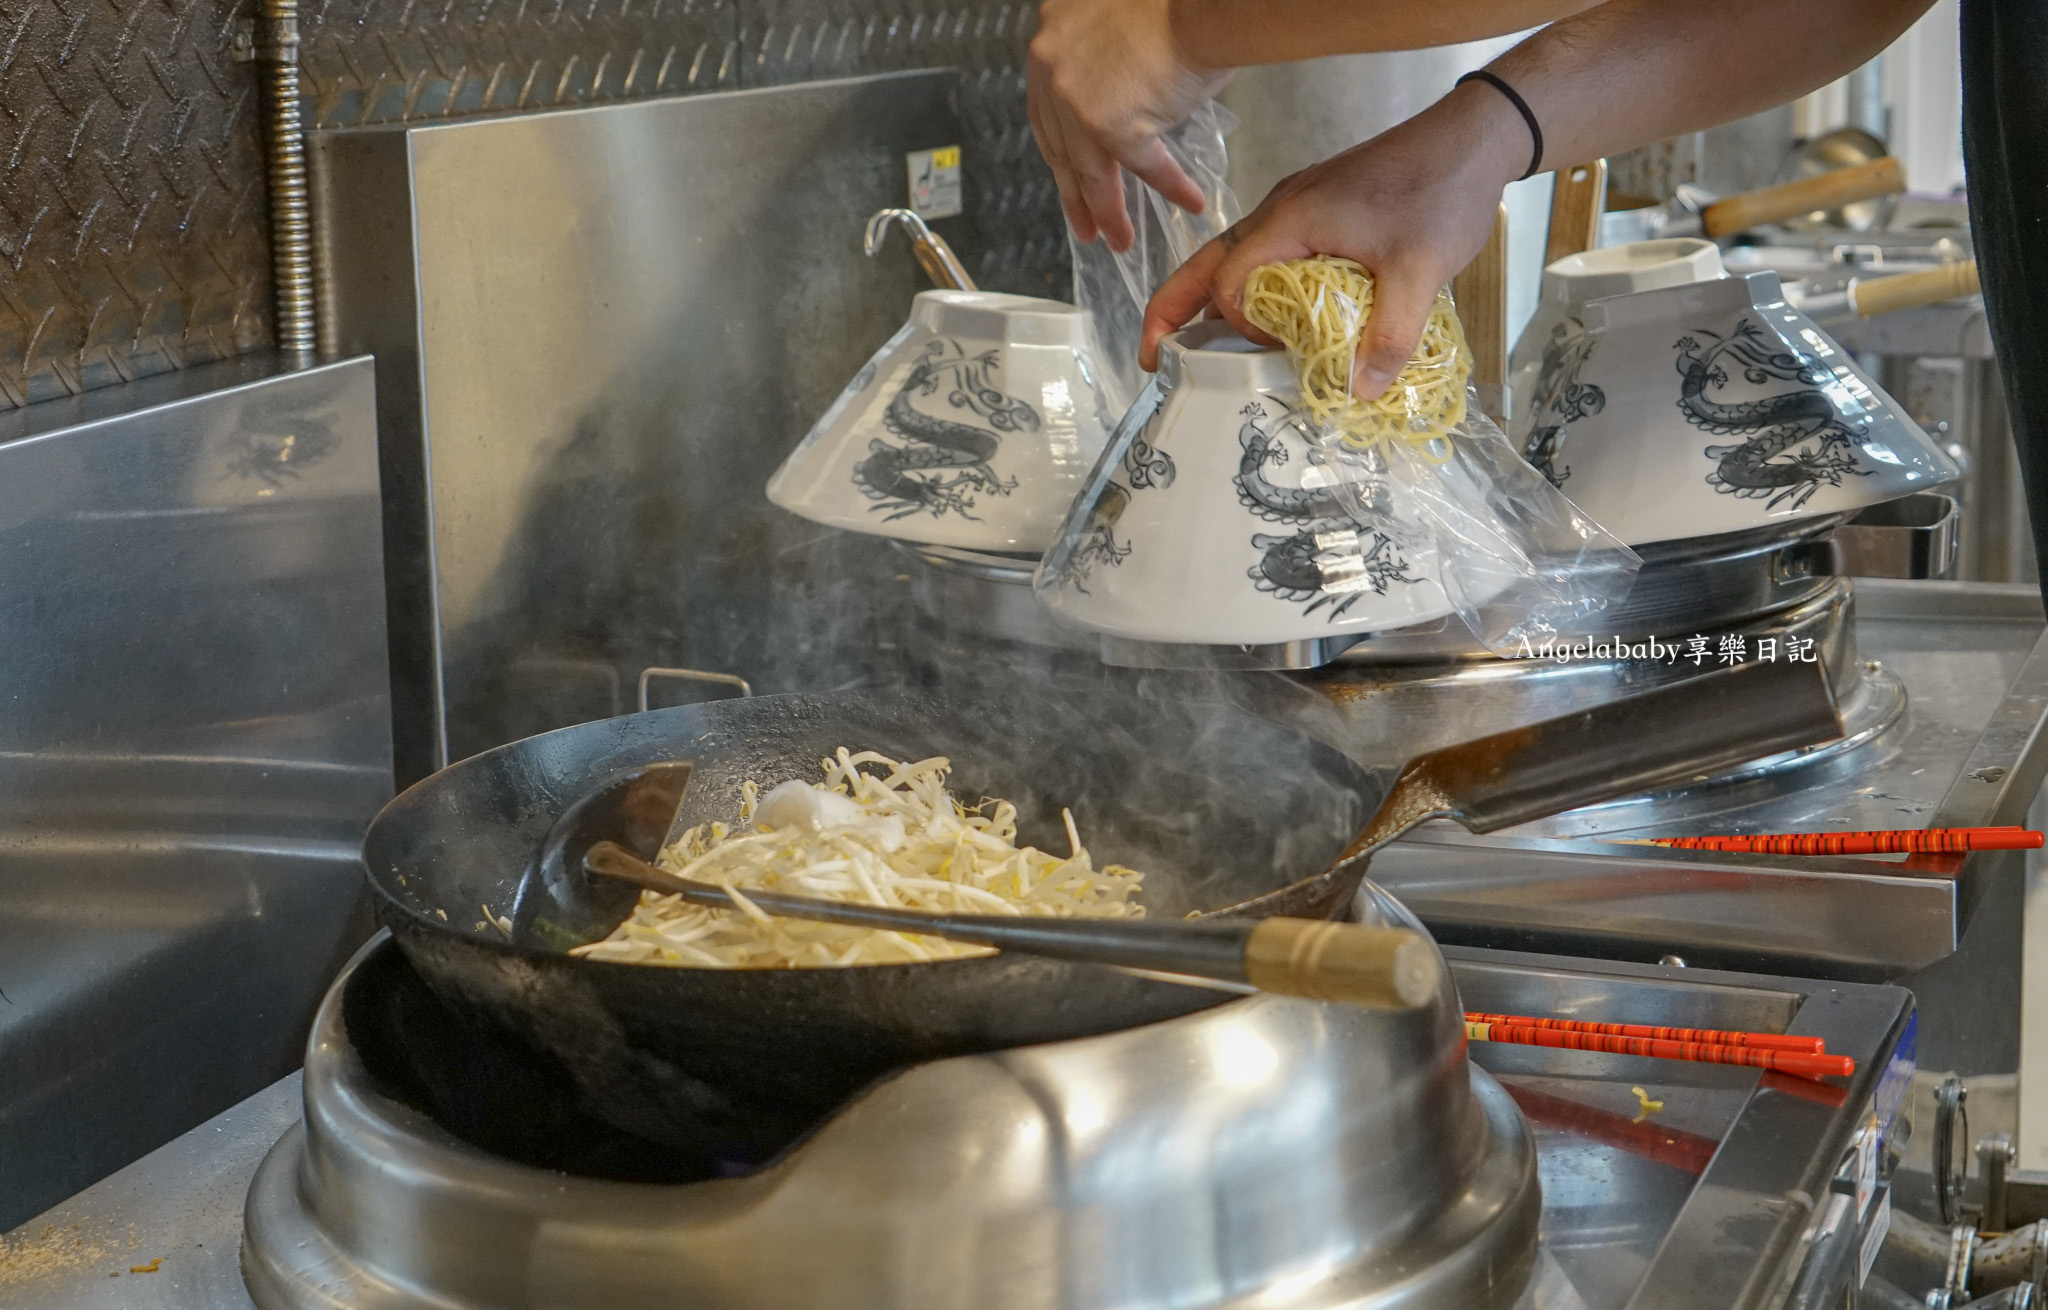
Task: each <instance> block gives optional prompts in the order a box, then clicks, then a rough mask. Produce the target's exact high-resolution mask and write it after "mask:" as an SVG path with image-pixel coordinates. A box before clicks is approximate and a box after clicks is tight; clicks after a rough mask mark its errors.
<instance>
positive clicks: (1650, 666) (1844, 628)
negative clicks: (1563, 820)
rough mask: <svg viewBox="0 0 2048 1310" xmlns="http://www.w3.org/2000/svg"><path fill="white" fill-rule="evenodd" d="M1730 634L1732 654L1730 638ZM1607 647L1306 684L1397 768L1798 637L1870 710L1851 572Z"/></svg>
mask: <svg viewBox="0 0 2048 1310" xmlns="http://www.w3.org/2000/svg"><path fill="white" fill-rule="evenodd" d="M1724 639H1727V640H1728V641H1729V642H1730V643H1732V646H1731V649H1730V651H1729V653H1728V654H1727V655H1724V654H1723V653H1722V643H1723V640H1724ZM1648 640H1649V639H1648V638H1641V639H1636V640H1632V641H1629V642H1627V643H1624V646H1623V647H1620V648H1617V647H1616V646H1615V645H1613V644H1608V645H1607V646H1606V647H1605V648H1604V649H1603V647H1602V646H1601V644H1600V643H1598V642H1596V641H1592V640H1580V641H1574V642H1572V643H1569V644H1566V645H1564V646H1562V647H1560V648H1558V649H1555V650H1553V651H1551V652H1549V653H1547V654H1543V655H1538V656H1533V657H1532V658H1526V659H1519V660H1502V659H1492V658H1488V659H1482V660H1462V659H1460V660H1400V661H1388V662H1385V663H1358V664H1354V663H1352V662H1350V661H1348V660H1340V661H1339V662H1338V663H1337V664H1336V665H1334V666H1332V667H1330V668H1326V669H1323V670H1320V671H1318V672H1316V673H1313V674H1311V675H1308V676H1307V677H1306V678H1305V679H1304V680H1303V681H1304V683H1305V685H1308V686H1311V687H1314V688H1316V689H1317V690H1318V691H1320V692H1321V693H1322V694H1323V695H1325V696H1327V697H1329V698H1330V700H1331V701H1332V702H1333V704H1334V705H1335V707H1336V711H1337V713H1338V715H1339V716H1340V717H1341V719H1342V721H1343V724H1344V728H1343V736H1342V738H1341V739H1340V741H1339V744H1340V745H1341V746H1342V747H1343V748H1344V749H1345V750H1346V751H1347V752H1348V753H1350V754H1351V755H1353V756H1354V757H1355V758H1358V759H1361V760H1365V761H1368V762H1370V763H1372V764H1375V765H1384V766H1387V767H1393V766H1397V765H1399V764H1401V763H1402V762H1403V761H1404V760H1405V759H1406V758H1407V756H1409V755H1412V754H1414V753H1415V752H1417V751H1422V750H1433V749H1435V748H1436V747H1438V746H1445V745H1449V744H1451V743H1452V742H1456V741H1462V740H1467V739H1469V738H1472V737H1478V736H1484V735H1487V734H1489V733H1494V732H1500V731H1503V730H1505V729H1507V728H1511V727H1514V726H1517V725H1520V724H1524V723H1529V722H1532V721H1534V720H1537V719H1543V718H1551V717H1555V716H1557V715H1561V714H1568V713H1571V712H1573V711H1575V710H1580V709H1585V708H1589V707H1591V706H1594V705H1599V704H1602V703H1604V702H1607V701H1610V700H1613V699H1615V698H1616V697H1619V696H1627V695H1632V694H1634V693H1636V692H1641V691H1649V690H1652V689H1654V688H1657V687H1662V686H1668V685H1671V684H1673V683H1677V682H1683V681H1686V680H1688V679H1691V678H1695V677H1697V676H1699V675H1700V674H1701V673H1710V672H1712V671H1714V670H1715V669H1717V668H1725V667H1729V666H1730V665H1732V664H1735V663H1740V662H1743V661H1747V660H1753V659H1758V658H1761V657H1763V656H1764V652H1766V651H1769V652H1772V653H1773V656H1774V658H1776V659H1779V660H1789V659H1790V658H1791V656H1792V652H1793V643H1794V642H1798V643H1800V645H1799V650H1800V652H1801V653H1802V654H1808V655H1810V656H1811V657H1812V658H1813V659H1815V660H1817V661H1819V663H1820V664H1821V666H1822V667H1824V668H1825V669H1826V670H1827V671H1828V675H1829V678H1830V679H1831V681H1832V685H1833V686H1834V690H1835V698H1836V701H1837V703H1838V704H1839V705H1840V706H1841V707H1842V710H1843V712H1844V714H1845V716H1847V715H1851V714H1853V713H1858V712H1860V707H1859V702H1858V696H1859V689H1860V686H1861V684H1862V683H1863V681H1864V680H1865V673H1866V669H1865V666H1864V661H1863V660H1862V659H1861V658H1859V656H1858V652H1857V647H1856V624H1855V595H1854V592H1853V590H1852V589H1851V586H1850V584H1849V583H1847V582H1846V581H1844V580H1841V579H1834V580H1830V581H1828V582H1826V583H1825V584H1824V586H1823V587H1822V588H1821V589H1820V590H1819V591H1818V592H1817V593H1816V594H1814V595H1811V596H1809V597H1808V598H1807V599H1806V600H1804V601H1803V602H1801V603H1799V604H1796V605H1793V606H1791V607H1789V608H1787V609H1783V610H1780V611H1778V612H1777V613H1774V614H1771V615H1767V616H1765V617H1764V618H1761V619H1758V620H1755V621H1753V622H1751V623H1747V624H1743V625H1741V626H1739V627H1736V628H1734V629H1732V630H1730V631H1725V632H1718V633H1717V632H1701V631H1700V630H1699V629H1697V628H1695V627H1693V626H1692V625H1689V624H1688V625H1684V626H1681V627H1678V628H1674V629H1671V630H1668V631H1665V632H1663V633H1660V634H1656V640H1657V646H1656V647H1655V650H1654V652H1653V651H1652V649H1651V648H1650V646H1649V645H1648V644H1647V642H1648Z"/></svg>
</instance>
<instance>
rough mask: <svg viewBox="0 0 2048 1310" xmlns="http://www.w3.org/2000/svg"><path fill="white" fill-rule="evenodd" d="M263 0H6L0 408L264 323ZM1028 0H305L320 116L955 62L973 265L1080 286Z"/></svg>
mask: <svg viewBox="0 0 2048 1310" xmlns="http://www.w3.org/2000/svg"><path fill="white" fill-rule="evenodd" d="M251 12H252V7H251V5H250V3H249V0H0V170H4V172H0V407H8V406H16V405H22V404H26V403H28V402H30V401H34V400H40V399H44V398H46V397H51V396H58V395H64V394H67V393H71V392H77V391H82V390H85V389H87V388H90V387H96V386H104V385H108V384H110V383H118V382H122V381H125V380H128V379H131V378H134V377H139V376H143V375H146V374H150V373H157V372H162V371H164V370H166V369H171V368H179V367H183V366H185V365H187V364H194V363H201V362H205V361H208V360H213V359H218V358H222V357H224V356H229V355H234V354H238V353H240V352H243V351H247V350H252V349H256V348H259V347H261V346H263V345H264V344H265V343H266V342H267V340H268V330H269V329H268V322H269V314H270V307H269V273H268V264H269V252H268V248H267V244H266V243H267V239H268V238H267V234H266V230H265V216H266V211H265V206H264V192H263V159H262V155H261V153H260V151H259V148H258V131H257V129H258V122H257V119H258V115H259V113H260V103H261V102H260V99H259V97H258V95H257V91H256V80H255V73H254V70H253V67H252V66H251V65H247V64H237V63H234V62H233V61H232V60H231V59H230V57H229V54H228V50H229V46H230V42H231V40H232V37H233V34H234V29H235V23H236V21H237V20H238V19H241V18H245V17H247V16H249V14H250V13H251ZM1035 20H1036V8H1035V6H1034V5H1033V4H1032V3H1030V0H962V3H958V4H954V5H951V6H947V7H932V8H924V7H920V6H918V5H916V4H905V3H901V2H900V0H324V3H323V2H322V0H311V2H310V3H308V4H307V6H306V10H305V13H304V15H303V18H302V33H303V44H302V51H301V58H302V62H303V64H304V76H305V94H306V100H307V105H306V109H307V120H308V122H309V123H310V124H312V125H314V126H340V125H345V124H361V123H376V122H393V121H404V120H414V119H421V118H432V117H441V116H447V115H455V114H471V113H484V112H504V111H515V110H520V109H537V108H548V107H555V106H560V105H569V104H585V103H593V102H598V101H605V100H616V99H620V98H625V97H635V96H646V95H673V94H683V93H689V92H694V91H704V90H714V89H725V88H733V87H742V86H764V85H769V84H774V83H784V82H792V81H804V80H811V79H818V78H828V77H842V76H849V75H853V74H858V73H868V72H880V71H884V70H889V69H900V68H925V67H934V66H938V65H942V64H951V65H956V66H958V67H960V68H961V69H962V70H963V81H962V88H961V105H960V111H961V118H962V121H963V122H965V123H966V124H967V125H968V129H969V139H967V140H965V141H963V142H962V143H961V145H962V146H963V148H964V164H965V168H966V173H967V178H966V181H967V187H968V204H969V210H970V212H971V213H972V214H974V215H975V218H976V221H977V224H978V226H979V236H980V239H979V240H978V241H977V242H975V246H976V248H977V250H978V251H979V254H978V256H977V257H976V262H975V266H974V267H972V268H971V270H970V271H972V272H973V273H974V275H975V277H976V278H977V279H978V280H979V281H980V282H981V283H982V284H983V285H985V286H988V287H990V288H992V289H1001V290H1009V291H1020V292H1027V293H1033V294H1039V295H1044V294H1048V293H1049V294H1053V295H1063V294H1064V293H1065V289H1066V268H1067V262H1066V245H1065V238H1064V235H1063V231H1062V228H1061V225H1060V213H1059V202H1058V197H1057V195H1056V194H1055V193H1054V190H1053V186H1052V179H1051V176H1050V175H1049V174H1048V173H1047V172H1046V170H1045V168H1044V165H1043V164H1042V163H1041V162H1040V161H1039V158H1038V153H1037V150H1036V148H1035V147H1034V146H1033V144H1032V141H1031V131H1030V127H1029V124H1028V123H1027V122H1026V120H1025V116H1024V73H1023V56H1024V47H1025V45H1026V43H1027V42H1028V41H1029V39H1030V34H1031V30H1032V27H1033V24H1034V22H1035Z"/></svg>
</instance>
